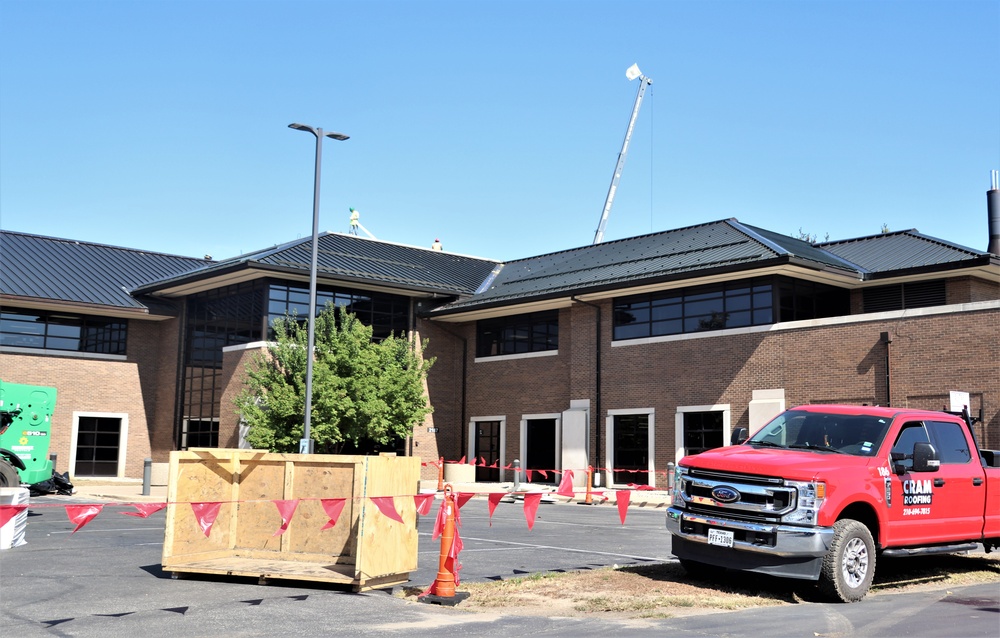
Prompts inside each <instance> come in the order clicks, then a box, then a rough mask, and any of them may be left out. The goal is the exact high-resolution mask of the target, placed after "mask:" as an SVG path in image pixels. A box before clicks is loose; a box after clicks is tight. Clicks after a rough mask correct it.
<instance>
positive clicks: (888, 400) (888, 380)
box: [880, 332, 892, 407]
mask: <svg viewBox="0 0 1000 638" xmlns="http://www.w3.org/2000/svg"><path fill="white" fill-rule="evenodd" d="M880 336H881V341H882V343H884V344H885V405H886V407H890V406H892V374H891V368H889V344H890V343H892V339H890V338H889V333H888V332H883V333H882V334H881V335H880Z"/></svg>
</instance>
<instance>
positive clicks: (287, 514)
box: [271, 499, 299, 536]
mask: <svg viewBox="0 0 1000 638" xmlns="http://www.w3.org/2000/svg"><path fill="white" fill-rule="evenodd" d="M271 502H272V503H274V505H275V506H276V507H277V508H278V514H280V515H281V527H279V528H278V529H277V530H275V532H274V533H273V534H271V536H281V535H282V534H284V533H285V532H287V531H288V524H289V523H291V522H292V516H294V515H295V508H296V507H298V506H299V500H298V499H294V500H287V501H271Z"/></svg>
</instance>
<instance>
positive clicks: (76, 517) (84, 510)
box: [66, 505, 104, 534]
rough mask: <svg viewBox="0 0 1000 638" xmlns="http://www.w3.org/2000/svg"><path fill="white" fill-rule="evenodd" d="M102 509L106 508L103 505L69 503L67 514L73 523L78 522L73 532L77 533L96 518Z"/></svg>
mask: <svg viewBox="0 0 1000 638" xmlns="http://www.w3.org/2000/svg"><path fill="white" fill-rule="evenodd" d="M102 509H104V506H103V505H67V506H66V516H68V517H69V520H70V522H71V523H76V528H75V529H74V530H73V532H72V533H73V534H76V532H77V530H79V529H80V528H81V527H83V526H84V525H86V524H87V523H89V522H90V521H92V520H94V517H95V516H97V515H98V514H100V513H101V510H102Z"/></svg>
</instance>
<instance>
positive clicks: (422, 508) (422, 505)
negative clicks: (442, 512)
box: [413, 494, 434, 516]
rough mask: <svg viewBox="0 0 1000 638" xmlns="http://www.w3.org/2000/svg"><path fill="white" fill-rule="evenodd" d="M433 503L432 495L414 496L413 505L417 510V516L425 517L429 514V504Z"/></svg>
mask: <svg viewBox="0 0 1000 638" xmlns="http://www.w3.org/2000/svg"><path fill="white" fill-rule="evenodd" d="M433 502H434V495H433V494H414V495H413V504H414V505H415V506H416V508H417V514H420V515H421V516H427V515H428V514H430V513H431V503H433Z"/></svg>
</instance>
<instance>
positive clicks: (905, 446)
mask: <svg viewBox="0 0 1000 638" xmlns="http://www.w3.org/2000/svg"><path fill="white" fill-rule="evenodd" d="M930 440H931V437H930V433H929V432H928V431H927V428H926V427H924V424H923V423H922V422H920V421H915V422H911V423H905V424H904V425H903V427H902V429H900V431H899V435H898V436H897V437H896V440H895V442H893V445H892V451H893V452H894V453H895V452H900V453H903V454H912V453H913V444H914V443H930ZM897 463H898V464H900V465H902V466H903V467H904V468H907V471H905V472H904V473H903V474H896V472H895V471H892V470H890V471H889V472H888V474H889V476H888V480H889V481H890V487H891V489H892V497H891V498H890V499H888V502H889V509H888V513H889V517H888V518H889V534H888V541H889V543H890V544H892V545H916V544H921V543H924V542H926V541H927V539H928V538H929V537H931V536H935V537H936V536H937V534H938V533H939V530H938V529H937V527H938V526H940V527H944V523H943V522H942V521H941V520H940V519H939V517H938V512H937V510H935V509H932V505H933V503H931V502H929V503H918V501H923V500H929V501H933V493H930V494H928V496H927V497H926V498H923V497H921V498H918V495H917V492H920V491H924V490H925V489H926V491H928V492H930V491H931V489H932V486H933V476H936V472H926V473H923V472H922V473H916V472H909V471H908V469H909V468H910V467H912V466H913V461H912V460H911V459H906V460H905V461H898V462H897ZM893 466H894V463H893V461H891V460H890V461H889V467H890V468H892V467H893ZM932 528H933V529H932Z"/></svg>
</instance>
